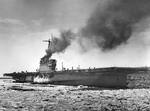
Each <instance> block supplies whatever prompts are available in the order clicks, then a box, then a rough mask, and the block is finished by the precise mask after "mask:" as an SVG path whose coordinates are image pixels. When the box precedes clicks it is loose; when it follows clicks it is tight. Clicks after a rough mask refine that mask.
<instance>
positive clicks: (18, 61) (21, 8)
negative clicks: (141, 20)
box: [0, 0, 150, 74]
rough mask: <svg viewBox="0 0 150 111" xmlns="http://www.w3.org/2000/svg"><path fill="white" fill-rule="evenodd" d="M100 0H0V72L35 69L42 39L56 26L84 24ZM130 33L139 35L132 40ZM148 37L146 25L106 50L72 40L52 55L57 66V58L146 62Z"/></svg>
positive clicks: (90, 63)
mask: <svg viewBox="0 0 150 111" xmlns="http://www.w3.org/2000/svg"><path fill="white" fill-rule="evenodd" d="M101 1H102V0H0V73H1V74H3V73H5V72H15V71H21V70H24V71H25V70H28V71H35V70H36V69H37V68H38V67H39V61H40V58H41V57H43V56H44V54H45V49H46V48H47V44H46V43H43V42H42V40H44V39H48V38H49V37H50V34H51V33H53V34H54V35H56V36H57V34H58V30H59V29H72V30H76V29H78V28H80V27H82V26H84V25H85V23H86V21H87V19H88V18H89V16H90V15H91V13H92V12H93V10H94V9H95V7H96V6H97V4H98V3H99V2H101ZM147 27H149V25H148V26H147ZM137 30H138V29H137ZM134 36H138V38H141V37H142V39H138V40H134V39H135V38H134ZM141 41H143V42H142V44H140V42H141ZM149 41H150V39H149V28H147V29H146V30H144V32H143V33H140V34H138V35H136V34H133V37H132V38H131V39H130V40H129V43H128V45H122V46H120V47H118V48H117V49H115V50H112V51H109V52H105V53H104V52H102V51H101V50H98V49H96V48H95V49H92V50H89V51H88V52H86V53H83V52H82V51H81V50H80V46H78V44H77V41H74V42H73V43H72V44H71V46H69V47H68V49H67V50H66V51H65V52H64V53H62V54H54V55H53V56H52V57H53V58H56V59H57V61H58V62H57V64H58V68H59V69H60V67H61V62H64V66H66V67H68V68H71V67H72V66H74V67H77V66H78V65H80V67H81V68H88V67H105V66H150V52H149V51H150V46H149ZM138 43H139V44H138ZM143 43H144V45H143ZM137 44H138V45H137Z"/></svg>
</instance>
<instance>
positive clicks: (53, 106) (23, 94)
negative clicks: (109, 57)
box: [0, 83, 150, 111]
mask: <svg viewBox="0 0 150 111" xmlns="http://www.w3.org/2000/svg"><path fill="white" fill-rule="evenodd" d="M117 110H118V111H120V110H121V111H145V110H147V111H149V110H150V89H119V90H112V89H99V88H91V87H90V88H89V87H86V86H58V85H38V84H17V83H7V84H6V83H1V84H0V111H117Z"/></svg>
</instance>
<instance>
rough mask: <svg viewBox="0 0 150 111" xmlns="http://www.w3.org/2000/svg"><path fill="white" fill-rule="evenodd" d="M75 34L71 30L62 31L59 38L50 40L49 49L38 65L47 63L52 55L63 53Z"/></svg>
mask: <svg viewBox="0 0 150 111" xmlns="http://www.w3.org/2000/svg"><path fill="white" fill-rule="evenodd" d="M74 36H75V34H74V33H73V32H72V31H71V30H63V31H61V32H60V37H53V38H51V42H50V47H48V49H46V55H45V56H44V57H42V58H41V61H40V63H47V62H48V60H49V58H51V56H52V54H53V53H60V52H64V51H65V49H66V48H67V47H68V46H69V45H70V44H71V41H72V40H73V39H74Z"/></svg>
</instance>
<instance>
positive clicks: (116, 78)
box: [7, 67, 150, 88]
mask: <svg viewBox="0 0 150 111" xmlns="http://www.w3.org/2000/svg"><path fill="white" fill-rule="evenodd" d="M141 72H142V74H144V75H145V74H147V75H148V76H149V75H150V74H149V69H147V68H116V67H112V68H99V69H93V70H68V71H56V72H51V73H46V74H45V73H40V72H36V73H28V74H7V75H10V76H12V77H13V79H15V80H16V82H30V83H38V84H39V83H42V84H57V85H86V86H95V87H103V88H127V84H128V79H127V78H128V76H129V75H130V76H132V75H133V76H134V75H135V74H138V73H140V74H141ZM140 74H138V76H141V75H140ZM37 77H39V79H40V81H35V78H37ZM42 79H43V80H42ZM44 79H45V80H46V81H44ZM41 80H42V81H41ZM133 83H134V81H133Z"/></svg>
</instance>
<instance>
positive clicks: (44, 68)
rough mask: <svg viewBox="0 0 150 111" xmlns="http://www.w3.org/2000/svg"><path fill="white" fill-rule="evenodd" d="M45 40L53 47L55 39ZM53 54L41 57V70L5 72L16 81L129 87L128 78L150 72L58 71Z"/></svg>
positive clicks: (116, 69) (126, 69) (121, 69)
mask: <svg viewBox="0 0 150 111" xmlns="http://www.w3.org/2000/svg"><path fill="white" fill-rule="evenodd" d="M44 42H48V49H51V47H53V40H50V39H49V40H46V41H44ZM47 51H48V50H47ZM51 55H52V54H50V55H48V54H47V55H45V56H44V57H43V58H41V60H40V65H39V70H38V71H36V72H23V71H22V72H18V73H17V72H14V73H5V74H4V76H10V77H12V78H13V79H14V80H15V82H29V83H42V84H61V85H86V86H96V87H109V88H127V87H128V86H127V85H128V80H129V79H128V78H129V76H131V75H132V74H133V75H134V74H138V73H143V72H144V73H147V74H149V68H147V67H138V68H137V67H135V68H130V67H107V68H93V69H90V68H89V69H73V68H72V69H71V70H68V69H67V70H66V69H65V68H62V70H61V71H57V70H56V65H57V60H55V59H51V58H50V57H51ZM130 80H131V77H130Z"/></svg>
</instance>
